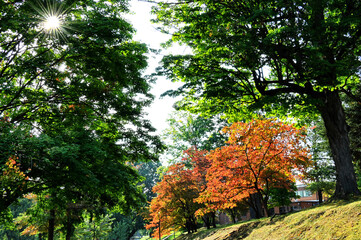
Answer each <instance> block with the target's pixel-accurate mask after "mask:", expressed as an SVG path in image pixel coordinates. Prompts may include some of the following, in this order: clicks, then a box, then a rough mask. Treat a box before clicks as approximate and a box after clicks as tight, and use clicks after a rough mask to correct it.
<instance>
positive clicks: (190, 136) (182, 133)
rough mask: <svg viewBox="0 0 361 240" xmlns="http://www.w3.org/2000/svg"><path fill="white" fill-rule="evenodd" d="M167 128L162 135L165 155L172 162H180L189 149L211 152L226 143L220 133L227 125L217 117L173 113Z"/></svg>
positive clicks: (184, 112)
mask: <svg viewBox="0 0 361 240" xmlns="http://www.w3.org/2000/svg"><path fill="white" fill-rule="evenodd" d="M167 121H168V125H169V128H168V129H166V130H165V131H164V133H163V136H164V137H165V140H166V142H168V144H167V151H166V154H167V155H168V156H169V157H171V158H172V159H171V160H172V161H175V160H178V161H179V160H180V159H181V158H182V156H183V152H184V151H186V150H187V149H189V148H191V147H196V148H197V149H199V150H211V149H215V148H217V147H220V146H222V145H223V144H224V142H225V141H226V137H225V136H223V135H222V134H221V133H220V131H221V129H222V128H223V127H225V126H226V125H227V122H226V121H225V120H222V119H221V118H220V117H219V116H213V117H208V118H205V117H202V116H200V115H195V114H191V113H189V112H186V111H178V112H174V113H173V115H172V116H171V117H170V118H169V119H168V120H167Z"/></svg>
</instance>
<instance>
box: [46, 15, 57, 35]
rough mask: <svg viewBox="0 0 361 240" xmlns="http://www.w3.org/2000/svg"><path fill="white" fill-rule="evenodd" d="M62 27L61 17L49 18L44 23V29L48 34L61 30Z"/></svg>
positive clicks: (52, 16)
mask: <svg viewBox="0 0 361 240" xmlns="http://www.w3.org/2000/svg"><path fill="white" fill-rule="evenodd" d="M60 27H61V20H60V18H59V16H55V15H51V16H48V17H47V18H46V19H45V21H44V22H43V29H44V30H45V31H47V32H49V31H56V30H59V29H60Z"/></svg>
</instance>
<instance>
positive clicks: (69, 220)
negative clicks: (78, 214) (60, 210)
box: [65, 208, 74, 240]
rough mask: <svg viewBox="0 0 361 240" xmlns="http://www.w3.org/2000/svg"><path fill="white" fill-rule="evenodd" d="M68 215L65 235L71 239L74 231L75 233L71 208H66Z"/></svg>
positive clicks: (67, 238) (67, 239)
mask: <svg viewBox="0 0 361 240" xmlns="http://www.w3.org/2000/svg"><path fill="white" fill-rule="evenodd" d="M66 217H67V220H66V236H65V239H66V240H70V239H71V236H73V233H74V224H73V219H72V216H71V210H70V209H69V208H68V209H67V210H66Z"/></svg>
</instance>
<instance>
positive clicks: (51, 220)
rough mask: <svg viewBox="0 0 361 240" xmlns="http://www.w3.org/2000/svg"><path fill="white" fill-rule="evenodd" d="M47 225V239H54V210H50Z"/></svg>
mask: <svg viewBox="0 0 361 240" xmlns="http://www.w3.org/2000/svg"><path fill="white" fill-rule="evenodd" d="M49 214H50V217H49V227H48V240H54V231H55V210H54V209H51V210H50V213H49Z"/></svg>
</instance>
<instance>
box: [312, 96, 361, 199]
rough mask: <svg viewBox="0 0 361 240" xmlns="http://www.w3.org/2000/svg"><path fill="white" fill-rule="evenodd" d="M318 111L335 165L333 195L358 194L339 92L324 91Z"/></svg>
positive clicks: (342, 196) (338, 196) (344, 196)
mask: <svg viewBox="0 0 361 240" xmlns="http://www.w3.org/2000/svg"><path fill="white" fill-rule="evenodd" d="M319 111H320V113H321V116H322V118H323V121H324V124H325V127H326V132H327V137H328V140H329V143H330V148H331V151H332V157H333V160H334V162H335V166H336V191H335V194H334V197H335V198H346V197H347V196H349V195H360V191H359V190H358V188H357V182H356V175H355V170H354V166H353V163H352V156H351V149H350V142H349V138H348V130H347V124H346V118H345V113H344V111H343V108H342V103H341V100H340V96H339V94H338V93H337V92H331V91H326V92H325V98H324V104H323V105H322V106H319Z"/></svg>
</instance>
